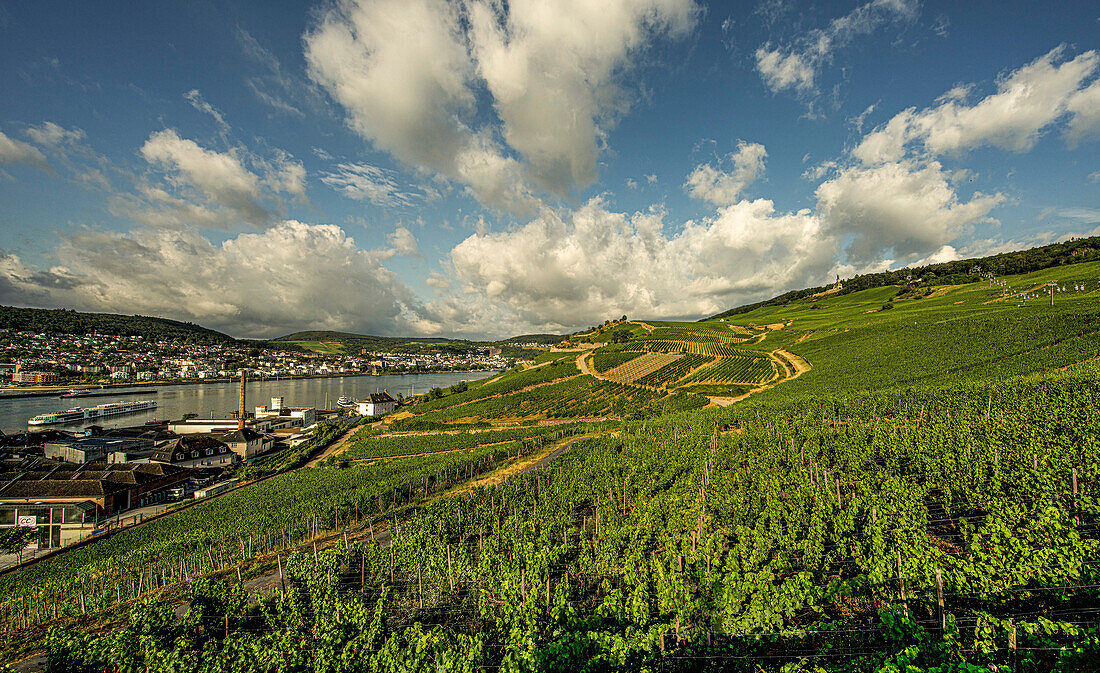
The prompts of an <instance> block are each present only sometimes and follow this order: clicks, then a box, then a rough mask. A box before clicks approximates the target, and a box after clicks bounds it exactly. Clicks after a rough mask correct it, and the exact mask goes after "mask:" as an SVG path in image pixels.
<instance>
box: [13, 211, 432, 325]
mask: <svg viewBox="0 0 1100 673" xmlns="http://www.w3.org/2000/svg"><path fill="white" fill-rule="evenodd" d="M57 257H58V260H59V263H58V265H57V266H55V267H54V268H52V269H50V270H48V271H33V270H30V269H28V268H27V267H26V266H25V265H24V264H23V263H22V262H21V261H20V260H19V259H18V258H17V257H15V256H13V255H10V254H9V255H0V301H2V302H4V303H14V304H20V305H39V306H41V305H49V306H63V307H69V308H75V309H80V310H90V311H109V312H121V313H142V314H146V315H161V316H169V317H172V318H176V319H184V320H193V321H195V322H197V323H199V324H202V325H205V326H209V327H213V328H217V329H225V330H229V331H230V332H231V333H233V334H235V335H245V336H262V337H271V336H278V335H280V334H286V333H288V332H291V331H295V330H301V329H333V330H350V331H359V332H364V333H381V334H400V333H407V332H410V331H421V330H422V328H425V327H428V328H430V326H431V325H433V324H434V323H433V320H432V318H431V316H430V314H429V313H428V312H427V311H426V310H425V308H424V307H423V305H422V304H421V302H420V301H419V300H418V299H417V298H416V296H415V295H414V294H413V293H412V292H411V291H410V290H409V289H408V288H407V287H406V286H405V285H404V284H402V283H401V282H400V281H398V280H397V278H396V276H395V275H394V274H393V273H392V272H390V271H389V270H387V269H385V268H384V267H383V266H381V264H380V260H381V259H382V258H384V257H385V254H382V253H380V252H373V251H369V250H363V249H361V248H359V247H358V246H357V245H356V244H355V241H354V240H353V239H351V238H350V237H348V236H347V235H346V234H345V233H344V231H343V230H342V229H341V228H340V227H338V226H335V225H326V224H306V223H302V222H297V221H293V220H288V221H283V222H280V223H278V224H276V225H275V226H273V227H271V228H269V229H267V230H264V231H263V232H259V233H242V234H239V235H237V236H236V237H235V238H231V239H229V240H227V241H225V242H223V243H220V244H217V243H212V242H211V241H210V240H208V239H207V238H205V237H203V236H201V235H200V234H198V233H196V232H195V231H194V230H170V229H151V228H143V229H139V230H136V231H133V232H130V233H128V234H117V233H112V232H99V231H90V232H83V233H80V234H75V235H73V236H71V237H70V238H68V239H67V240H66V241H64V243H63V244H62V245H61V246H60V247H59V249H58V250H57ZM435 328H436V329H438V325H436V327H435Z"/></svg>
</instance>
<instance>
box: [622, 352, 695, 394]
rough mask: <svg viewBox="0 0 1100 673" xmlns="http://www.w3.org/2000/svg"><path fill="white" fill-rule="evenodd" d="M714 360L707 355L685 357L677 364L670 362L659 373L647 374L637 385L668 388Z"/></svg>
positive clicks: (676, 362)
mask: <svg viewBox="0 0 1100 673" xmlns="http://www.w3.org/2000/svg"><path fill="white" fill-rule="evenodd" d="M713 359H714V358H712V357H710V356H707V355H684V356H683V357H681V358H680V359H678V360H676V361H675V362H670V363H669V364H667V365H665V366H664V367H661V368H660V369H658V370H657V371H655V372H652V373H650V374H646V375H645V376H643V377H642V378H640V379H638V380H637V381H635V383H637V384H638V385H642V386H655V387H661V386H668V385H670V384H673V383H676V382H677V381H679V380H680V379H681V378H683V376H684V375H685V374H687V373H688V372H690V371H691V370H693V369H695V368H696V367H698V366H700V365H703V364H705V363H707V362H710V361H711V360H713Z"/></svg>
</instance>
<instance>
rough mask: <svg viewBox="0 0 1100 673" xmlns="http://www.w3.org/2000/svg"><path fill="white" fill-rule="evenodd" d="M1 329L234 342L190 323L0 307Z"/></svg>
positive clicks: (110, 314)
mask: <svg viewBox="0 0 1100 673" xmlns="http://www.w3.org/2000/svg"><path fill="white" fill-rule="evenodd" d="M0 329H10V330H32V331H36V332H51V333H58V334H62V333H63V334H92V333H93V332H94V333H99V334H112V335H117V336H137V335H141V336H144V337H145V338H147V339H172V340H176V341H189V342H192V343H197V344H231V343H237V339H234V338H233V337H231V336H229V335H228V334H222V333H221V332H217V331H215V330H212V329H207V328H205V327H202V326H200V325H196V324H194V323H189V322H179V321H177V320H169V319H167V318H154V317H150V316H143V315H119V314H114V313H81V312H79V311H72V310H68V309H41V308H19V307H15V306H0Z"/></svg>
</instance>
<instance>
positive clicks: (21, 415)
mask: <svg viewBox="0 0 1100 673" xmlns="http://www.w3.org/2000/svg"><path fill="white" fill-rule="evenodd" d="M495 373H496V372H457V373H453V374H405V375H388V376H342V377H334V378H317V379H267V380H263V381H248V382H247V383H246V384H245V394H246V396H247V402H246V405H247V408H248V410H249V411H252V410H253V409H254V408H255V407H257V406H261V405H265V404H266V405H269V404H271V398H272V397H282V398H283V404H284V405H286V406H289V407H317V408H318V409H323V408H325V404H326V402H327V404H328V406H329V407H330V408H331V407H335V406H336V400H337V399H338V398H340V397H341V396H347V397H350V398H352V399H355V400H360V399H363V398H364V397H366V396H367V394H368V393H378V392H382V390H387V391H389V393H390V394H391V395H393V396H394V397H397V394H398V393H401V394H402V395H406V396H407V395H412V394H417V393H424V392H427V391H428V390H430V389H432V388H437V387H438V388H446V387H447V386H451V385H454V384H455V383H458V382H459V381H475V380H478V379H483V378H485V377H487V376H492V375H493V374H495ZM240 389H241V384H240V382H239V381H237V382H232V383H230V382H223V383H197V384H187V383H184V384H178V385H166V386H150V385H148V384H146V385H145V386H141V387H139V386H135V387H134V388H132V390H153V391H156V392H155V393H152V394H150V393H145V394H140V395H135V394H133V393H127V392H126V390H127V389H125V388H124V389H120V390H119V391H118V392H117V393H114V394H112V395H110V396H106V397H76V398H71V399H70V398H64V399H62V398H58V397H56V396H54V397H27V398H21V399H0V430H3V431H4V432H6V433H12V432H20V431H22V430H26V429H28V428H27V420H28V419H30V418H32V417H34V416H37V415H38V414H44V413H48V412H51V411H64V410H65V409H69V408H71V407H94V406H95V405H97V404H104V403H106V402H123V401H133V400H156V403H157V408H156V409H150V410H148V411H140V412H137V413H133V414H122V415H119V416H112V417H110V418H101V419H97V420H95V421H90V422H88V423H83V422H77V423H70V424H61V425H45V426H37V427H38V429H46V428H56V429H59V430H77V429H79V428H81V427H83V426H85V425H92V424H95V425H99V426H102V427H105V428H117V427H124V426H127V425H141V424H142V423H145V422H147V421H152V420H179V419H180V418H183V415H184V414H189V413H190V414H198V415H199V416H200V417H202V418H229V416H230V415H231V414H232V413H233V412H235V411H236V410H237V397H238V395H239V393H240Z"/></svg>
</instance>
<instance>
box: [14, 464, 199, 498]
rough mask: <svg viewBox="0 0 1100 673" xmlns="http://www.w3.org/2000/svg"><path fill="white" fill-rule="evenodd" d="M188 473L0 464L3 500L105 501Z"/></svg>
mask: <svg viewBox="0 0 1100 673" xmlns="http://www.w3.org/2000/svg"><path fill="white" fill-rule="evenodd" d="M186 474H187V469H186V468H182V467H176V466H173V465H164V464H160V463H115V464H112V465H108V464H107V463H87V464H84V465H77V464H75V463H65V462H62V461H56V460H48V459H45V458H37V459H33V460H25V461H13V460H5V461H2V463H0V500H2V499H3V498H58V497H63V498H74V497H102V496H103V495H107V494H111V493H117V492H120V491H126V490H129V489H131V488H134V487H135V486H139V485H141V484H146V483H149V482H154V481H159V480H161V479H164V478H165V477H174V476H178V477H183V476H184V475H186Z"/></svg>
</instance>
